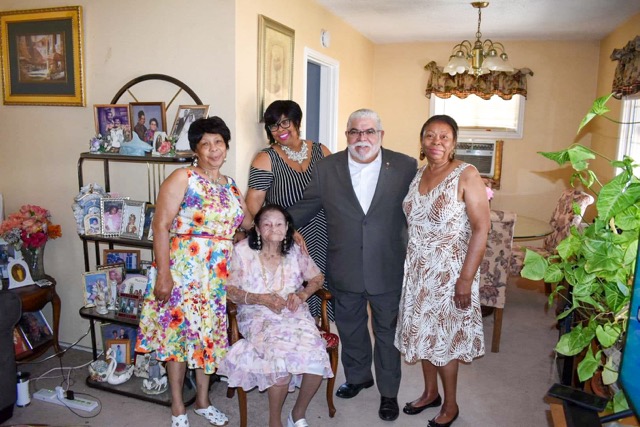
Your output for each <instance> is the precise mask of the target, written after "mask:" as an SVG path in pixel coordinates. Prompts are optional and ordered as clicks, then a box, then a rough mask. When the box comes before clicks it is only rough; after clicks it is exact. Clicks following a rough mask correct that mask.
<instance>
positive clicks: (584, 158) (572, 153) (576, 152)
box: [567, 145, 596, 172]
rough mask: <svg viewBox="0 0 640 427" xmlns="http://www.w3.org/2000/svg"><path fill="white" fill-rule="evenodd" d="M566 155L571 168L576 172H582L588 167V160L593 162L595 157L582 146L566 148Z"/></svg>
mask: <svg viewBox="0 0 640 427" xmlns="http://www.w3.org/2000/svg"><path fill="white" fill-rule="evenodd" d="M567 154H568V155H569V161H570V162H571V166H572V167H573V168H574V169H575V170H576V171H578V172H580V171H583V170H585V169H587V168H588V167H589V162H588V160H593V159H595V158H596V155H595V154H593V151H591V150H590V149H588V148H587V147H583V146H582V145H572V146H571V147H569V148H568V150H567Z"/></svg>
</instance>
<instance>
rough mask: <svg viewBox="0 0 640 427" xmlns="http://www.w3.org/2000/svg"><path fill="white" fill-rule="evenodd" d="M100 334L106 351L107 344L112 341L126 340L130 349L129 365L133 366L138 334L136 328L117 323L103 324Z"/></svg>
mask: <svg viewBox="0 0 640 427" xmlns="http://www.w3.org/2000/svg"><path fill="white" fill-rule="evenodd" d="M100 332H101V335H102V348H103V349H104V350H105V351H106V349H107V348H108V346H107V342H108V341H111V340H126V341H128V347H129V359H127V360H128V361H127V362H126V363H127V365H130V364H133V362H134V358H135V346H136V334H137V332H138V329H137V328H136V327H135V326H128V325H122V324H117V323H101V324H100Z"/></svg>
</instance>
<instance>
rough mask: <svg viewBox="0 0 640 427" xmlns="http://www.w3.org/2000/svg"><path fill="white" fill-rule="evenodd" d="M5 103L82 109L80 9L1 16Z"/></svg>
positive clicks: (82, 76) (83, 101)
mask: <svg viewBox="0 0 640 427" xmlns="http://www.w3.org/2000/svg"><path fill="white" fill-rule="evenodd" d="M0 35H2V48H1V49H0V55H1V57H2V86H3V88H4V98H3V100H4V103H5V104H13V105H65V106H74V107H84V105H85V94H84V70H83V65H82V54H83V52H82V7H81V6H70V7H56V8H50V9H32V10H15V11H5V12H2V13H0Z"/></svg>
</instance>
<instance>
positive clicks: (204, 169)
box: [198, 166, 224, 184]
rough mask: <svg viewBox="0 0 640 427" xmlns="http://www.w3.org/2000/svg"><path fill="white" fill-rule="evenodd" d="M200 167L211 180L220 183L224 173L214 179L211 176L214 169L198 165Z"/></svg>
mask: <svg viewBox="0 0 640 427" xmlns="http://www.w3.org/2000/svg"><path fill="white" fill-rule="evenodd" d="M198 167H199V168H200V169H202V170H203V171H204V174H205V175H207V178H209V181H211V182H213V183H214V184H220V181H221V180H222V177H223V176H224V175H222V174H220V175H218V177H217V178H216V179H213V178H212V177H211V171H213V169H206V168H204V167H202V166H198Z"/></svg>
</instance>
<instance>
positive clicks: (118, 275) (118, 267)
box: [96, 262, 127, 294]
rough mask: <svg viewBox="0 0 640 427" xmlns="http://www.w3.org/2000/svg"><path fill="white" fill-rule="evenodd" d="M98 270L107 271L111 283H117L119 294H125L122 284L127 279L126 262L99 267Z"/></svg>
mask: <svg viewBox="0 0 640 427" xmlns="http://www.w3.org/2000/svg"><path fill="white" fill-rule="evenodd" d="M96 270H98V271H106V272H107V278H108V279H109V282H116V287H117V290H118V294H120V293H122V292H123V288H122V283H123V282H124V279H126V277H127V269H126V267H125V265H124V262H116V263H113V264H103V265H97V266H96Z"/></svg>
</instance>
